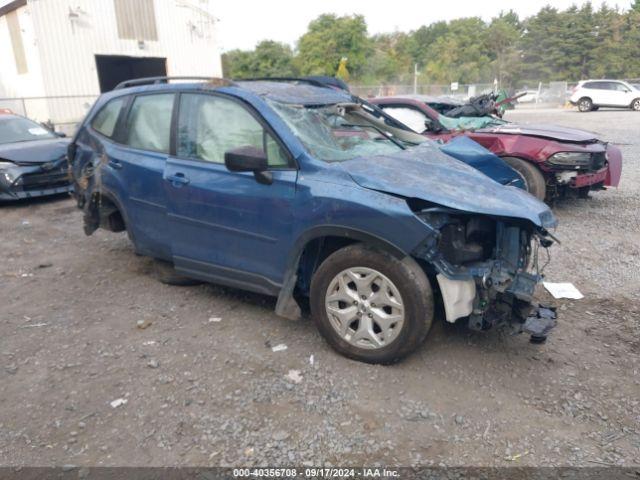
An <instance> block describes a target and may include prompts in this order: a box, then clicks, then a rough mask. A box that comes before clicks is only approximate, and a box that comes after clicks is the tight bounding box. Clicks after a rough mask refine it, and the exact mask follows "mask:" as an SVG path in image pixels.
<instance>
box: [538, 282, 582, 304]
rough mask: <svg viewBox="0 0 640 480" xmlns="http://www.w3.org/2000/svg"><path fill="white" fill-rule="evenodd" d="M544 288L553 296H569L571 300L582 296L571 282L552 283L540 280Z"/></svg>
mask: <svg viewBox="0 0 640 480" xmlns="http://www.w3.org/2000/svg"><path fill="white" fill-rule="evenodd" d="M542 284H543V285H544V288H546V289H547V291H548V292H549V293H550V294H551V295H553V298H571V299H573V300H580V299H581V298H584V295H582V294H581V293H580V290H578V289H577V288H576V287H575V286H574V285H573V283H568V282H567V283H552V282H542Z"/></svg>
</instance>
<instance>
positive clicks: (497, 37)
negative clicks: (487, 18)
mask: <svg viewBox="0 0 640 480" xmlns="http://www.w3.org/2000/svg"><path fill="white" fill-rule="evenodd" d="M521 36H522V25H521V24H520V20H519V19H518V15H517V14H516V13H515V12H513V11H509V12H507V13H500V15H499V16H498V17H496V18H494V19H493V20H492V21H491V23H490V24H489V28H488V29H487V36H486V38H487V40H486V41H487V50H488V53H489V55H490V56H491V58H492V62H491V66H492V76H493V77H494V78H497V79H498V82H499V83H500V85H501V86H507V85H512V84H514V83H515V82H516V80H518V79H519V77H520V74H521V71H522V62H521V59H520V49H519V42H520V37H521Z"/></svg>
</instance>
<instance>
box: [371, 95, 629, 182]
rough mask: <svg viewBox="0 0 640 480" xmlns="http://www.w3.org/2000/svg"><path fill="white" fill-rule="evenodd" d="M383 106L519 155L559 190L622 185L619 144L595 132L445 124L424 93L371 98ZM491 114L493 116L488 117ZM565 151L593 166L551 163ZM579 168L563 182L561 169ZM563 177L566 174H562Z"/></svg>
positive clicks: (445, 134)
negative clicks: (410, 111) (456, 127)
mask: <svg viewBox="0 0 640 480" xmlns="http://www.w3.org/2000/svg"><path fill="white" fill-rule="evenodd" d="M371 102H372V103H374V104H376V105H378V106H379V107H382V108H383V109H384V108H388V107H392V106H393V107H397V106H401V107H406V108H411V109H415V110H416V111H419V112H421V113H422V114H423V115H425V116H426V117H427V118H429V119H431V120H432V121H433V122H434V124H435V125H437V126H440V129H439V130H435V131H434V130H425V131H424V132H422V133H423V135H425V136H427V137H429V138H431V139H434V140H442V141H444V142H449V141H450V140H451V139H453V138H456V137H458V136H461V135H464V136H467V137H469V138H471V139H473V140H475V141H476V142H478V143H479V144H480V145H482V146H483V147H485V148H486V149H487V150H489V151H491V152H493V153H495V154H496V155H498V156H499V157H515V158H520V159H522V160H526V161H528V162H531V163H532V164H534V165H536V167H537V168H538V169H539V170H540V171H541V172H542V173H543V175H544V177H545V179H546V181H547V185H548V186H549V187H551V188H555V189H556V190H558V189H561V188H565V187H566V188H569V189H577V188H583V187H590V188H592V189H599V188H602V187H605V186H613V187H616V186H618V183H619V180H620V174H621V170H622V155H621V154H620V151H619V149H618V148H617V147H615V146H614V145H611V144H607V143H605V142H602V141H600V140H599V139H598V138H597V135H596V134H594V133H592V132H586V131H584V130H578V129H574V128H569V127H561V126H555V125H517V124H513V123H508V122H505V121H504V120H500V119H496V125H491V126H485V127H483V128H478V129H470V130H464V131H463V130H449V129H446V128H442V125H441V124H440V122H439V118H440V117H441V116H442V115H441V114H439V113H438V112H437V111H436V110H434V109H433V108H431V107H430V106H429V105H428V104H427V102H425V100H424V99H423V98H422V97H420V96H414V97H384V98H375V99H372V100H371ZM488 118H491V117H488ZM561 152H575V153H585V154H589V155H591V156H592V159H593V160H592V162H591V164H590V165H589V166H586V167H581V168H579V169H576V168H574V167H571V168H568V167H559V166H554V165H553V164H551V163H550V161H549V160H550V158H551V157H552V156H553V155H555V154H557V153H561ZM563 171H573V172H576V179H575V180H573V181H568V182H566V183H562V182H560V181H559V180H558V176H557V173H559V172H563ZM560 178H562V177H560Z"/></svg>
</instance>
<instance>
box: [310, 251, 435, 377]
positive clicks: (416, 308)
mask: <svg viewBox="0 0 640 480" xmlns="http://www.w3.org/2000/svg"><path fill="white" fill-rule="evenodd" d="M355 282H358V283H357V284H356V283H355ZM363 297H364V298H363ZM310 304H311V314H312V317H313V320H314V322H315V324H316V326H317V328H318V330H319V331H320V334H321V335H322V336H323V337H324V339H325V340H326V341H327V342H328V343H329V345H331V346H332V347H333V348H334V349H335V350H337V351H338V352H339V353H341V354H343V355H345V356H346V357H349V358H353V359H355V360H359V361H362V362H367V363H382V364H389V363H393V362H396V361H398V360H400V359H401V358H403V357H405V356H406V355H408V354H409V353H411V352H412V351H414V350H415V349H416V348H417V347H418V346H419V345H420V344H421V343H422V341H423V340H424V338H425V337H426V335H427V333H428V332H429V329H430V327H431V324H432V322H433V309H434V306H433V291H432V289H431V284H430V283H429V280H428V279H427V276H426V275H425V273H424V272H423V271H422V269H421V268H420V266H419V265H418V264H417V263H416V261H415V260H413V259H412V258H411V257H409V256H407V257H405V258H404V259H403V260H399V259H397V258H395V257H393V256H392V255H390V254H389V253H387V252H384V251H382V250H378V249H375V248H373V247H370V246H367V245H363V244H354V245H349V246H347V247H344V248H342V249H340V250H338V251H337V252H334V253H333V254H331V255H330V256H329V257H327V259H326V260H325V261H324V262H322V264H321V265H320V267H319V268H318V270H317V271H316V272H315V274H314V275H313V278H312V280H311V293H310Z"/></svg>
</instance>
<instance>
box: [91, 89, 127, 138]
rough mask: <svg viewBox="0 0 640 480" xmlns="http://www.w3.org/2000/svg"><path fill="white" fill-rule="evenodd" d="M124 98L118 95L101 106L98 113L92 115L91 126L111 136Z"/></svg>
mask: <svg viewBox="0 0 640 480" xmlns="http://www.w3.org/2000/svg"><path fill="white" fill-rule="evenodd" d="M124 100H125V97H120V98H114V99H113V100H111V101H109V102H108V103H107V104H106V105H105V106H104V107H102V109H101V110H100V111H99V112H98V114H97V115H96V116H95V117H93V121H92V122H91V128H93V129H94V130H95V131H97V132H99V133H101V134H102V135H104V136H105V137H109V138H111V137H113V133H114V131H115V128H116V123H117V122H118V116H119V115H120V110H122V106H123V105H124Z"/></svg>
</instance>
